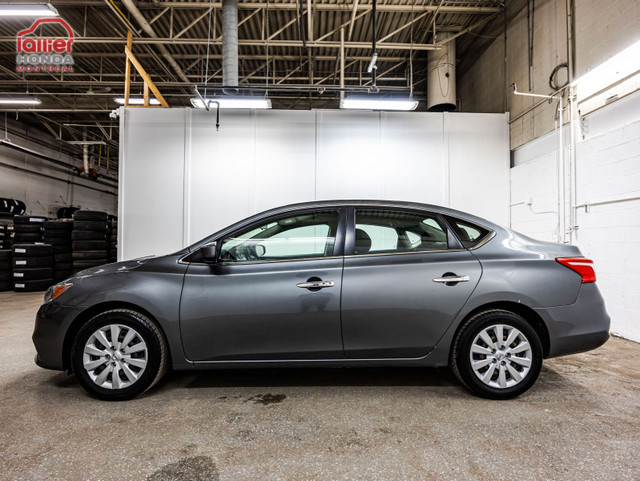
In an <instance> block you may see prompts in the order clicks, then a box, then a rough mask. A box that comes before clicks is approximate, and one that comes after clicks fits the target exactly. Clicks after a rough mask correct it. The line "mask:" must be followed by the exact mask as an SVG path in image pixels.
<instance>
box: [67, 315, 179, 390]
mask: <svg viewBox="0 0 640 481" xmlns="http://www.w3.org/2000/svg"><path fill="white" fill-rule="evenodd" d="M71 356H72V359H71V362H72V365H73V371H74V372H75V374H76V376H77V378H78V380H79V381H80V384H81V385H82V387H83V388H84V389H85V390H86V391H87V392H89V394H91V395H92V396H95V397H97V398H100V399H105V400H111V401H124V400H127V399H132V398H134V397H135V396H137V395H139V394H141V393H143V392H145V391H146V390H147V389H149V388H150V387H151V386H153V385H154V384H155V383H157V382H158V381H159V380H160V378H161V377H162V376H163V374H164V373H165V371H166V370H167V365H168V359H167V357H168V356H167V347H166V344H165V341H164V337H163V335H162V333H161V332H160V330H159V329H158V327H157V326H156V325H155V323H154V322H153V321H152V320H151V319H149V318H148V317H146V316H145V315H143V314H141V313H139V312H136V311H132V310H130V309H113V310H110V311H106V312H103V313H100V314H98V315H97V316H95V317H93V318H92V319H91V320H89V322H87V323H86V324H85V325H84V326H83V327H82V328H81V329H80V332H78V335H77V336H76V338H75V341H74V344H73V348H72V353H71Z"/></svg>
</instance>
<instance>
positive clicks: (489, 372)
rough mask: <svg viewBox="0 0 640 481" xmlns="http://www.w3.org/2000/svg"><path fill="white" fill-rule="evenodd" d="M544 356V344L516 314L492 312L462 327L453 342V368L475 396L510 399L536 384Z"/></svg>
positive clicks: (469, 320)
mask: <svg viewBox="0 0 640 481" xmlns="http://www.w3.org/2000/svg"><path fill="white" fill-rule="evenodd" d="M501 326H502V327H501ZM500 334H501V335H502V340H501V341H502V342H500V341H499V337H500ZM485 340H486V341H485ZM509 340H511V342H510V343H509V345H506V344H505V343H506V341H509ZM542 357H543V352H542V344H541V342H540V338H539V337H538V334H537V333H536V331H535V329H534V328H533V327H532V326H531V324H529V323H528V322H527V321H526V320H525V319H524V318H522V317H521V316H519V315H518V314H515V313H513V312H510V311H506V310H502V309H492V310H487V311H484V312H480V313H478V314H476V315H474V316H473V317H471V318H470V319H468V320H467V321H466V322H465V323H464V324H463V326H462V327H461V329H460V330H459V332H458V334H457V335H456V338H455V340H454V342H453V348H452V350H451V359H450V365H451V368H452V370H453V373H454V374H455V376H456V377H457V378H458V380H459V381H460V382H461V383H462V384H463V385H464V386H465V387H466V388H467V389H468V390H470V391H471V392H473V393H474V394H476V395H478V396H480V397H484V398H488V399H511V398H514V397H517V396H519V395H521V394H523V393H524V392H525V391H527V390H528V389H529V388H530V387H531V386H532V385H533V383H534V382H535V381H536V379H537V378H538V375H539V374H540V369H541V368H542Z"/></svg>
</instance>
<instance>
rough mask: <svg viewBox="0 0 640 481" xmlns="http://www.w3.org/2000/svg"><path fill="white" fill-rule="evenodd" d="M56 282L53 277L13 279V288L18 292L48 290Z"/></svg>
mask: <svg viewBox="0 0 640 481" xmlns="http://www.w3.org/2000/svg"><path fill="white" fill-rule="evenodd" d="M54 283H55V281H54V280H53V279H41V280H37V281H17V280H14V281H13V290H14V291H16V292H39V291H46V290H47V289H49V287H50V286H52V285H53V284H54Z"/></svg>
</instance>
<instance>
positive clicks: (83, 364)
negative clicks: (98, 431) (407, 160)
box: [33, 201, 609, 400]
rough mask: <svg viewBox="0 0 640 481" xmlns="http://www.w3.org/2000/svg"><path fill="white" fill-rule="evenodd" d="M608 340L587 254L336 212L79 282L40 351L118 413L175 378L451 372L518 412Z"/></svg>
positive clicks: (478, 224) (48, 319) (299, 216)
mask: <svg viewBox="0 0 640 481" xmlns="http://www.w3.org/2000/svg"><path fill="white" fill-rule="evenodd" d="M608 331H609V317H608V315H607V313H606V311H605V307H604V302H603V300H602V297H601V295H600V292H599V291H598V288H597V286H596V284H595V273H594V270H593V266H592V261H591V260H589V259H585V258H584V257H583V256H582V255H581V254H580V251H579V250H578V248H577V247H574V246H570V245H560V244H553V243H547V242H541V241H536V240H533V239H530V238H527V237H525V236H522V235H520V234H517V233H515V232H513V231H510V230H508V229H505V228H503V227H500V226H498V225H495V224H492V223H491V222H488V221H486V220H484V219H481V218H478V217H475V216H472V215H469V214H465V213H463V212H459V211H455V210H452V209H446V208H443V207H437V206H432V205H424V204H415V203H407V202H389V201H324V202H311V203H305V204H297V205H290V206H285V207H280V208H277V209H272V210H270V211H267V212H263V213H261V214H257V215H254V216H252V217H250V218H248V219H245V220H243V221H241V222H238V223H236V224H234V225H232V226H230V227H227V228H225V229H223V230H221V231H219V232H217V233H215V234H213V235H211V236H210V237H208V238H206V239H203V240H202V241H200V242H197V243H196V244H194V245H192V246H189V247H187V248H185V249H183V250H181V251H179V252H176V253H175V254H171V255H166V256H160V257H152V258H142V259H136V260H131V261H125V262H118V263H116V264H109V265H104V266H100V267H95V268H92V269H88V270H86V271H82V272H79V273H78V274H76V275H75V276H74V277H72V278H70V279H67V280H66V281H64V282H61V283H59V284H57V285H55V286H52V287H51V288H50V289H49V290H48V291H47V293H46V295H45V302H44V304H43V305H42V306H41V307H40V310H39V311H38V314H37V317H36V324H35V331H34V334H33V341H34V344H35V346H36V350H37V355H36V363H37V364H38V365H39V366H42V367H45V368H49V369H57V370H67V371H69V372H73V373H75V375H76V376H77V378H78V379H79V381H80V384H81V385H82V386H83V387H84V388H85V389H86V390H87V391H88V392H89V393H90V394H91V395H93V396H96V397H98V398H101V399H109V400H125V399H131V398H133V397H134V396H136V395H138V394H140V393H142V392H144V391H146V390H147V389H149V388H150V387H151V386H153V385H154V384H155V383H156V382H158V381H159V380H160V378H161V377H162V376H163V374H164V373H165V372H166V371H167V369H169V368H173V369H175V370H193V369H211V368H231V367H234V368H235V367H252V368H256V367H294V366H295V367H305V366H316V367H317V366H342V367H358V366H450V367H451V368H452V370H453V372H454V373H455V375H456V376H457V377H458V379H459V380H460V382H461V383H462V384H463V385H464V386H465V387H466V388H468V389H469V390H470V391H472V392H474V393H476V394H477V395H480V396H483V397H488V398H494V399H505V398H511V397H514V396H517V395H519V394H522V393H523V392H525V391H526V390H527V389H529V387H531V385H532V384H533V383H534V382H535V380H536V378H537V377H538V374H539V373H540V368H541V365H542V359H543V358H549V357H554V356H561V355H565V354H571V353H576V352H581V351H586V350H589V349H594V348H596V347H598V346H600V345H602V344H603V343H604V342H605V341H606V340H607V339H608V337H609V333H608Z"/></svg>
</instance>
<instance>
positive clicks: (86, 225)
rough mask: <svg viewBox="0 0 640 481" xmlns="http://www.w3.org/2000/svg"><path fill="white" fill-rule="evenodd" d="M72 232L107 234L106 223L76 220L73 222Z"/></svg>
mask: <svg viewBox="0 0 640 481" xmlns="http://www.w3.org/2000/svg"><path fill="white" fill-rule="evenodd" d="M73 230H76V231H77V230H90V231H96V232H103V233H104V234H105V235H106V233H107V223H106V222H98V221H93V220H78V221H74V222H73Z"/></svg>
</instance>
